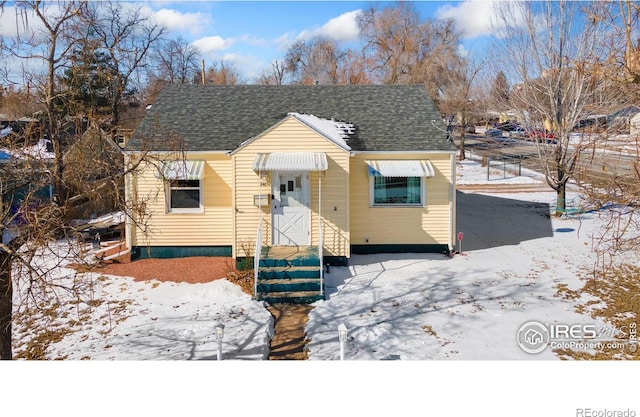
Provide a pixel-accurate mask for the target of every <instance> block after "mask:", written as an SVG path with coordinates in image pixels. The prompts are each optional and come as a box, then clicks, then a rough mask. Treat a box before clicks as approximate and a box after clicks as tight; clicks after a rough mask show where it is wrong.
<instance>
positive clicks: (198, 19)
mask: <svg viewBox="0 0 640 417" xmlns="http://www.w3.org/2000/svg"><path fill="white" fill-rule="evenodd" d="M154 17H155V19H156V21H157V22H158V23H160V24H161V25H163V26H166V28H167V29H169V30H171V31H177V32H191V33H193V34H196V33H200V32H202V30H203V29H204V28H205V27H206V26H207V25H208V24H209V23H210V17H209V16H207V15H206V14H203V13H200V12H196V13H181V12H179V11H177V10H172V9H160V10H158V11H157V12H154Z"/></svg>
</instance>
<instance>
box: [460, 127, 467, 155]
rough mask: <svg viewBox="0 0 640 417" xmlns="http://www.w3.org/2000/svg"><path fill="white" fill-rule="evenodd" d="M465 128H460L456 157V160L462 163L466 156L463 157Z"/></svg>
mask: <svg viewBox="0 0 640 417" xmlns="http://www.w3.org/2000/svg"><path fill="white" fill-rule="evenodd" d="M464 130H465V127H464V126H463V127H462V134H461V135H460V156H458V160H460V161H464V160H465V159H466V156H465V155H464V134H465V132H464Z"/></svg>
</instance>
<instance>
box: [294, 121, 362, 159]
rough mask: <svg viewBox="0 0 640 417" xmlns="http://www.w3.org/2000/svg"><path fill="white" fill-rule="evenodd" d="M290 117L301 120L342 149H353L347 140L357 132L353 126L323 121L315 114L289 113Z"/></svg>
mask: <svg viewBox="0 0 640 417" xmlns="http://www.w3.org/2000/svg"><path fill="white" fill-rule="evenodd" d="M289 116H293V117H295V118H296V119H298V120H300V121H301V122H302V123H304V124H306V125H307V126H309V127H310V128H312V129H313V130H315V131H317V132H318V133H320V134H321V135H323V136H324V137H326V138H327V139H329V140H330V141H332V142H333V143H335V144H336V145H338V146H340V147H341V148H343V149H345V150H351V147H350V146H349V145H348V144H347V140H348V139H349V136H351V135H352V134H353V133H354V132H355V126H354V125H353V124H351V123H346V122H337V121H335V120H328V119H321V118H319V117H317V116H314V115H313V114H300V113H289Z"/></svg>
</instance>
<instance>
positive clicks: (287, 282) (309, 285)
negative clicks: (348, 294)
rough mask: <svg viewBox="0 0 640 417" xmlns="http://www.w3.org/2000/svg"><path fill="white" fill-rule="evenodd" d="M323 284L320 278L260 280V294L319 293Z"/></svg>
mask: <svg viewBox="0 0 640 417" xmlns="http://www.w3.org/2000/svg"><path fill="white" fill-rule="evenodd" d="M320 289H321V284H320V279H319V278H297V279H263V280H258V292H259V293H275V292H279V293H289V292H299V291H318V292H320Z"/></svg>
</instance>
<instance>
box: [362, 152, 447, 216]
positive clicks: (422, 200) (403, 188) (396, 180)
mask: <svg viewBox="0 0 640 417" xmlns="http://www.w3.org/2000/svg"><path fill="white" fill-rule="evenodd" d="M366 163H367V165H368V173H369V196H370V201H369V202H370V206H372V207H376V206H397V207H401V206H405V207H422V206H425V205H426V203H427V198H426V179H427V178H429V177H433V176H434V175H435V173H434V170H433V166H432V165H431V162H430V161H428V160H375V161H366Z"/></svg>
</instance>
